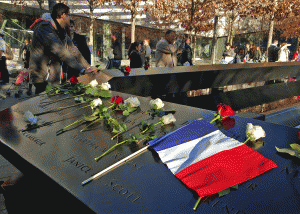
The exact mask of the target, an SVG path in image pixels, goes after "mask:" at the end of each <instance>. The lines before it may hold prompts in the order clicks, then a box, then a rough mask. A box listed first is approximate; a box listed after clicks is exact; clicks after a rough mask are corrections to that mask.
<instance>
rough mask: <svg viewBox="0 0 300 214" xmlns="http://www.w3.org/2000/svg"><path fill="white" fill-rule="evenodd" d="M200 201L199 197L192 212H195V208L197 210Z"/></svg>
mask: <svg viewBox="0 0 300 214" xmlns="http://www.w3.org/2000/svg"><path fill="white" fill-rule="evenodd" d="M201 199H202V198H201V197H199V198H198V200H197V202H196V204H195V206H194V208H193V210H194V211H196V210H197V208H198V206H199V203H200V201H201Z"/></svg>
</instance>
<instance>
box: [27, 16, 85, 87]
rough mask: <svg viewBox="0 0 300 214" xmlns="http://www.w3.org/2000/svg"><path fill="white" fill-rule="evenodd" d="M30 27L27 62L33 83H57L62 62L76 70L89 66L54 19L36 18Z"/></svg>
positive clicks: (59, 78)
mask: <svg viewBox="0 0 300 214" xmlns="http://www.w3.org/2000/svg"><path fill="white" fill-rule="evenodd" d="M30 28H31V29H33V28H34V33H33V38H32V43H31V49H30V63H29V66H30V67H29V69H30V71H31V78H32V82H33V83H43V82H52V83H59V81H60V80H61V73H62V68H61V65H62V63H66V64H67V65H68V66H69V67H71V68H73V69H75V70H77V71H82V70H84V69H86V68H88V67H89V64H88V62H87V61H86V60H85V59H84V57H83V56H82V54H81V53H80V52H79V51H78V49H77V48H76V46H75V45H74V44H73V42H72V41H71V39H70V38H69V37H68V36H67V34H66V32H65V30H64V29H62V28H61V27H60V26H59V24H58V23H57V22H56V21H55V20H53V19H51V20H46V19H38V20H36V21H35V22H34V23H33V25H32V26H30Z"/></svg>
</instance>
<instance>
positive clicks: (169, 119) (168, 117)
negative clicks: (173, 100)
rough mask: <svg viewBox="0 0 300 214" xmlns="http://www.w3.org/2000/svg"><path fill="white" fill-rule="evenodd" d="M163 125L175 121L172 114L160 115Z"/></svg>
mask: <svg viewBox="0 0 300 214" xmlns="http://www.w3.org/2000/svg"><path fill="white" fill-rule="evenodd" d="M162 121H163V123H164V125H167V124H170V123H174V122H176V119H175V117H174V115H173V114H168V115H165V116H163V117H162Z"/></svg>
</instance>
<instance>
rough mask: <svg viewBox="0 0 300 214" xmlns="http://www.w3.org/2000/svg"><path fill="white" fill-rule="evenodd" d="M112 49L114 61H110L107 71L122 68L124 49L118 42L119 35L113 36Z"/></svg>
mask: <svg viewBox="0 0 300 214" xmlns="http://www.w3.org/2000/svg"><path fill="white" fill-rule="evenodd" d="M111 39H112V42H113V43H112V49H113V55H114V58H113V59H109V62H108V64H107V66H106V68H107V69H111V68H119V67H120V66H121V60H122V47H121V43H120V42H119V41H118V38H117V35H116V34H112V35H111Z"/></svg>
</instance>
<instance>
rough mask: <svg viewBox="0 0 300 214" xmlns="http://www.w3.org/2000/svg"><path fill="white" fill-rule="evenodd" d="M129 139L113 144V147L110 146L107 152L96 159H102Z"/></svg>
mask: <svg viewBox="0 0 300 214" xmlns="http://www.w3.org/2000/svg"><path fill="white" fill-rule="evenodd" d="M127 141H129V140H123V141H122V142H120V143H116V144H115V145H113V146H112V147H110V148H109V149H108V150H107V151H106V152H104V153H103V154H102V155H100V156H99V157H97V158H95V161H98V160H99V159H101V158H102V157H103V156H105V155H107V154H108V153H110V152H111V151H112V150H114V149H115V148H116V147H117V146H120V145H122V144H124V143H126V142H127Z"/></svg>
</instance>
